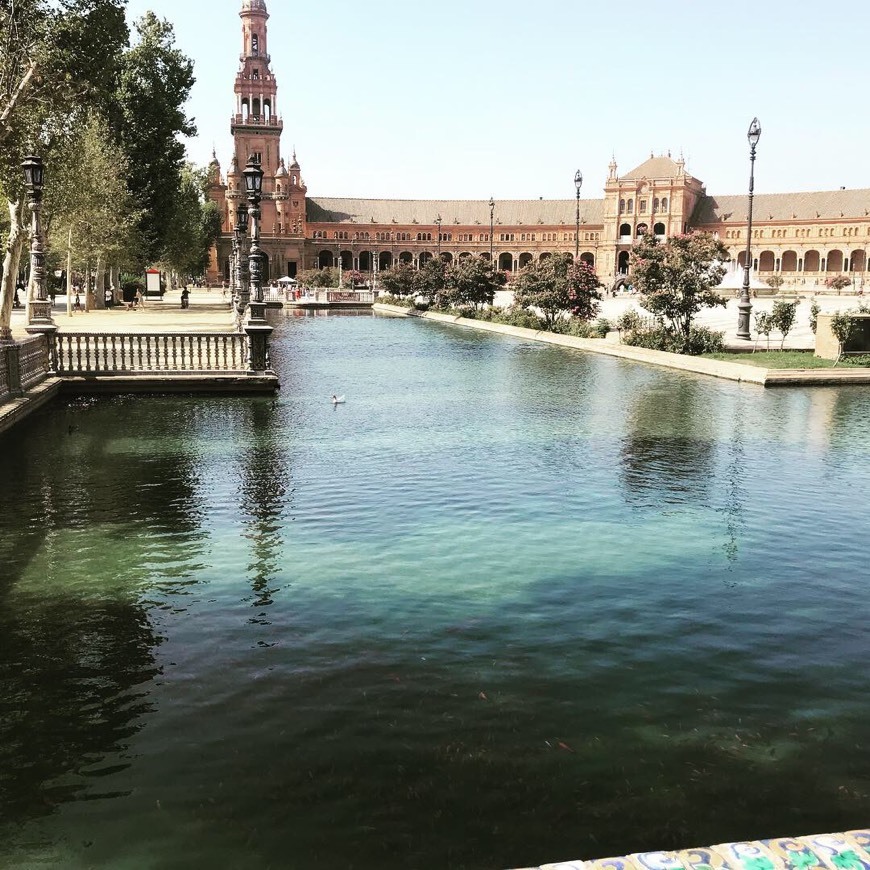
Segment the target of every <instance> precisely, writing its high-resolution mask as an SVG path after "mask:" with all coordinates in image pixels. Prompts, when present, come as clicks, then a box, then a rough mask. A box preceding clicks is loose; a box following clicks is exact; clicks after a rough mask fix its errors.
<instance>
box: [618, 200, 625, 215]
mask: <svg viewBox="0 0 870 870" xmlns="http://www.w3.org/2000/svg"><path fill="white" fill-rule="evenodd" d="M619 213H620V214H625V200H624V199H621V200H619Z"/></svg>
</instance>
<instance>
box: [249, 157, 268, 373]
mask: <svg viewBox="0 0 870 870" xmlns="http://www.w3.org/2000/svg"><path fill="white" fill-rule="evenodd" d="M244 176H245V191H246V192H247V195H248V217H249V219H250V221H249V225H250V229H251V250H250V252H249V254H248V268H249V270H250V273H251V278H250V287H251V296H252V298H251V300H250V302H249V303H248V309H249V311H250V316H249V317H248V322H247V323H246V324H245V332H246V333H247V334H248V340H249V346H250V358H249V360H248V366H249V368H250V370H251V371H252V372H263V371H266V370H267V369H268V368H269V335H270V334H271V332H272V327H271V326H269V324H268V323H266V303H265V302H264V301H263V262H262V260H263V252H262V251H261V250H260V198H261V195H262V192H263V170H262V169H261V168H260V161H259V160H257V159H256V158H255V157H253V156H252V157H251V158H250V159H249V160H248V165H247V166H246V167H245V171H244Z"/></svg>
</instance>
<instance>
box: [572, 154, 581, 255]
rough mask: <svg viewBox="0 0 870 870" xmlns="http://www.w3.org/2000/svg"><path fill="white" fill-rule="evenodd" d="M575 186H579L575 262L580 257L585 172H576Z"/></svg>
mask: <svg viewBox="0 0 870 870" xmlns="http://www.w3.org/2000/svg"><path fill="white" fill-rule="evenodd" d="M574 187H575V188H577V234H576V235H575V236H574V262H575V263H576V262H577V260H578V259H579V258H580V188H581V187H583V173H582V172H581V171H580V170H579V169H578V170H577V171H576V172H575V173H574Z"/></svg>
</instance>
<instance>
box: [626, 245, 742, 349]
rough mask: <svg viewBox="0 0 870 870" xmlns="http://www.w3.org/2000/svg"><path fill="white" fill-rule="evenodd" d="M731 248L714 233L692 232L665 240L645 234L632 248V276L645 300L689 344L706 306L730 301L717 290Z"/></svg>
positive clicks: (641, 300)
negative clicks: (698, 316) (693, 322)
mask: <svg viewBox="0 0 870 870" xmlns="http://www.w3.org/2000/svg"><path fill="white" fill-rule="evenodd" d="M727 256H728V252H727V250H726V249H725V246H724V245H723V244H722V242H720V241H719V239H717V238H715V237H714V236H713V235H712V234H711V233H703V232H692V233H686V234H684V235H678V236H672V237H671V238H669V239H668V240H667V241H665V242H660V241H659V240H658V238H656V236H654V235H651V234H649V233H645V234H644V235H642V236H641V237H640V239H638V240H637V242H636V243H635V245H634V248H633V249H632V252H631V259H630V263H631V280H632V283H633V284H634V286H635V287H637V289H638V291H639V292H640V300H639V301H640V304H641V306H642V307H643V308H645V309H646V310H647V311H649V312H651V313H652V314H654V315H655V316H656V317H660V318H662V319H663V321H664V324H665V330H666V331H667V332H668V333H670V334H671V335H672V336H673V337H674V338H675V339H677V341H678V342H679V343H682V344H683V345H684V346H687V345H688V343H689V338H690V335H691V332H692V321H693V320H694V318H695V315H696V314H697V313H698V312H699V311H701V310H702V309H703V308H712V307H715V306H718V305H721V306H723V307H724V306H725V305H726V300H725V299H724V298H723V297H722V296H720V295H719V294H718V293H716V291H715V289H714V288H715V287H718V285H719V284H720V283H721V281H722V278H723V276H724V275H725V265H724V263H725V260H726V258H727Z"/></svg>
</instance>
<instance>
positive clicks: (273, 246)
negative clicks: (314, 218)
mask: <svg viewBox="0 0 870 870" xmlns="http://www.w3.org/2000/svg"><path fill="white" fill-rule="evenodd" d="M239 17H240V18H241V19H242V54H241V58H240V60H241V63H240V65H239V71H238V72H237V73H236V82H235V88H234V91H235V111H234V114H233V116H232V119H231V121H230V132H231V133H232V136H233V142H234V148H233V158H232V160H231V161H230V167H229V170H228V172H227V179H226V185H223V184H222V182H221V179H220V178H219V177H218V178H217V179H214V180H212V183H211V185H210V190H209V196H210V198H211V199H213V200H214V201H216V202H218V203H219V204H220V205H221V207H222V210H223V215H224V221H223V236H222V238H221V240H220V241H219V242H218V250H217V251H216V252H215V256H214V257H213V259H212V267H211V268H210V270H209V275H208V279H209V282H210V283H218V282H220V281H221V280H222V279H224V278H228V277H229V265H228V258H229V250H230V246H231V241H230V238H231V233H232V229H233V225H234V222H235V211H236V208H237V206H238V204H239V202H240V201H241V199H243V198H244V179H243V178H242V175H241V171H242V170H243V169H244V168H245V165H246V164H247V162H248V159H249V158H250V157H251V155H256V156H257V157H258V158H259V160H260V167H261V168H262V170H263V173H264V175H263V199H262V202H261V204H260V211H261V213H262V218H261V227H260V231H261V247H262V249H263V251H264V252H265V254H266V257H267V262H266V263H264V267H265V268H264V270H263V279H264V281H268V280H272V279H275V278H278V277H280V276H282V275H284V274H289V275H290V277H294V276H295V274H296V271H297V269H299V270H301V268H302V262H303V259H302V250H303V243H304V239H305V194H306V192H307V188H306V187H305V184H304V182H303V181H302V173H301V169H300V167H299V163H298V162H297V160H296V155H295V154H294V155H293V162H292V165H291V167H290V169H289V171H288V169H287V167H286V166H285V164H284V161H283V159H282V158H281V134H282V132H283V131H284V122H283V120H282V119H281V118H280V116H279V115H278V111H277V101H278V83H277V81H276V80H275V76H274V75H273V73H272V59H271V57H270V55H269V42H268V39H269V34H268V26H267V22H268V20H269V12H268V11H267V9H266V3H265V0H242V9H241V12H239ZM211 171H212V172H213V171H214V167H212V169H211ZM218 172H219V170H218ZM224 191H225V194H224ZM222 194H223V195H222Z"/></svg>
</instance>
